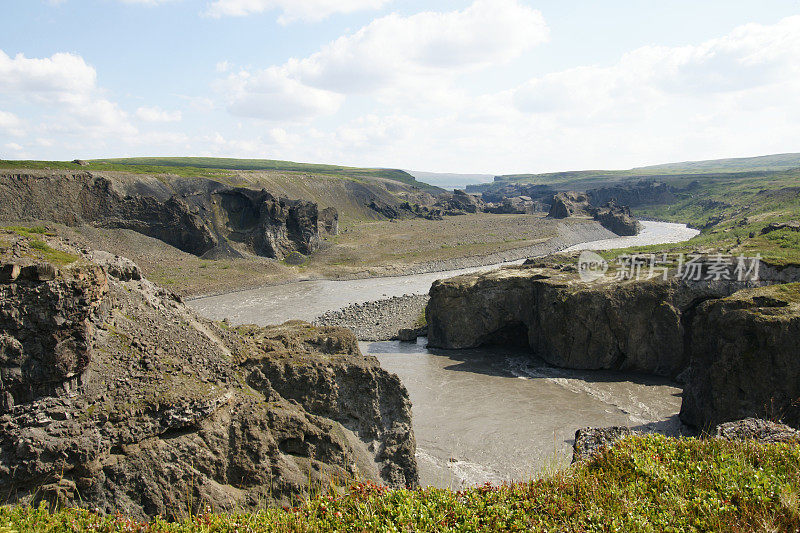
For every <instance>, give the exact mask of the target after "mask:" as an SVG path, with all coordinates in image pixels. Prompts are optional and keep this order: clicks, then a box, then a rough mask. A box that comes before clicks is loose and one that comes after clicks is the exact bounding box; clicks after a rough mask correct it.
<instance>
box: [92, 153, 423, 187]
mask: <svg viewBox="0 0 800 533" xmlns="http://www.w3.org/2000/svg"><path fill="white" fill-rule="evenodd" d="M92 163H108V164H111V165H130V166H138V167H142V166H146V167H178V168H187V167H190V168H199V169H221V170H264V171H267V170H274V171H286V172H306V173H309V174H323V175H332V176H347V177H352V178H382V179H390V180H394V181H399V182H400V183H405V184H407V185H412V186H415V187H419V188H420V189H423V190H427V191H429V192H434V191H435V190H436V189H438V188H437V187H433V186H431V185H429V184H427V183H423V182H420V181H417V180H416V179H415V178H414V176H412V175H411V174H409V173H407V172H405V171H403V170H396V169H387V168H358V167H345V166H340V165H322V164H315V163H295V162H294V161H280V160H275V159H232V158H222V157H127V158H113V159H96V160H93V161H92Z"/></svg>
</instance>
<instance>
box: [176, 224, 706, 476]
mask: <svg viewBox="0 0 800 533" xmlns="http://www.w3.org/2000/svg"><path fill="white" fill-rule="evenodd" d="M643 226H644V228H643V231H642V232H641V233H640V234H639V235H637V236H635V237H620V238H618V239H609V240H606V241H595V242H592V243H585V244H582V245H578V246H576V247H573V248H572V249H575V250H577V249H611V248H624V247H628V246H634V245H645V244H664V243H672V242H680V241H684V240H687V239H690V238H691V237H693V236H694V235H696V234H697V233H698V232H697V231H696V230H692V229H689V228H686V227H685V226H683V225H681V224H669V223H663V222H643ZM496 266H497V265H492V266H489V267H480V268H470V269H462V270H453V271H447V272H436V273H430V274H417V275H412V276H401V277H391V278H372V279H364V280H353V281H307V282H298V283H291V284H287V285H279V286H273V287H264V288H261V289H256V290H250V291H241V292H235V293H229V294H224V295H220V296H213V297H208V298H201V299H197V300H193V301H191V302H190V305H191V306H192V307H194V308H195V309H196V310H197V311H198V312H200V313H201V314H203V315H205V316H207V317H209V318H213V319H216V320H221V319H223V318H228V319H229V320H230V321H231V322H232V323H234V324H241V323H256V324H262V325H263V324H275V323H280V322H283V321H285V320H289V319H293V318H299V319H303V320H312V319H313V318H315V317H317V316H319V315H320V314H322V313H324V312H325V311H328V310H331V309H339V308H341V307H344V306H346V305H349V304H352V303H358V302H366V301H371V300H376V299H380V298H386V297H391V296H399V295H403V294H423V293H426V292H428V289H429V288H430V285H431V283H433V281H434V280H436V279H442V278H447V277H452V276H455V275H458V274H462V273H467V272H474V271H479V270H488V269H491V268H495V267H496ZM425 342H426V339H425V338H420V339H418V341H417V342H416V343H406V342H397V341H387V342H369V343H367V342H362V343H360V346H361V351H362V352H364V353H365V354H370V355H374V356H375V357H377V358H378V360H379V361H380V364H381V366H382V367H383V368H385V369H386V370H388V371H390V372H394V373H396V374H397V375H398V376H399V377H400V379H401V380H402V381H403V384H404V385H405V386H406V388H407V389H408V392H409V396H410V398H411V401H412V404H413V408H412V410H413V420H414V433H415V435H416V438H417V462H418V464H419V469H420V482H421V483H422V485H423V486H427V485H431V486H437V487H450V488H461V487H464V486H470V485H474V484H480V483H484V482H487V481H489V482H492V483H499V482H502V481H508V480H523V479H528V478H531V477H534V476H537V475H539V474H540V473H541V472H542V471H546V470H548V469H551V468H557V467H559V466H562V465H564V464H567V463H569V460H570V458H571V446H572V439H573V437H574V434H575V431H576V430H577V429H580V428H583V427H589V426H592V427H597V426H611V425H626V426H632V427H640V428H643V429H648V428H649V429H659V430H664V431H667V432H670V431H678V429H679V424H678V422H677V413H678V411H679V410H680V404H681V398H680V395H681V389H680V388H679V386H678V385H677V384H675V383H671V382H669V381H667V380H664V379H658V378H653V377H649V376H636V375H631V374H621V373H616V372H606V371H572V370H563V369H557V368H553V367H550V366H548V365H546V364H545V363H543V362H541V361H537V360H536V359H535V358H534V357H532V356H531V355H530V353H526V352H524V351H515V350H507V349H498V348H486V349H473V350H428V349H427V348H426V347H425Z"/></svg>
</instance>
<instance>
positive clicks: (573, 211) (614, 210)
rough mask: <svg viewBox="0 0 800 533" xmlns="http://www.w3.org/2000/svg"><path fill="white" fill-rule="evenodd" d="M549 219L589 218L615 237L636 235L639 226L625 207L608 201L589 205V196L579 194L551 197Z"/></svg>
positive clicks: (564, 193)
mask: <svg viewBox="0 0 800 533" xmlns="http://www.w3.org/2000/svg"><path fill="white" fill-rule="evenodd" d="M547 216H548V217H550V218H567V217H573V216H591V217H593V218H594V219H595V220H597V221H598V222H600V224H602V225H603V226H604V227H605V228H606V229H608V230H610V231H613V232H614V233H616V234H617V235H636V234H637V233H639V230H640V229H641V224H640V223H639V221H638V220H636V218H634V217H633V215H631V211H630V209H629V208H628V207H627V206H623V205H619V204H618V203H617V202H616V201H615V200H613V199H612V200H609V201H608V202H606V203H604V204H603V205H600V206H594V205H592V203H591V199H590V197H589V195H587V194H585V193H579V192H561V193H558V194H556V195H555V196H553V201H552V205H551V206H550V212H549V213H548V214H547Z"/></svg>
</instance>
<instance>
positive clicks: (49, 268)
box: [20, 263, 58, 281]
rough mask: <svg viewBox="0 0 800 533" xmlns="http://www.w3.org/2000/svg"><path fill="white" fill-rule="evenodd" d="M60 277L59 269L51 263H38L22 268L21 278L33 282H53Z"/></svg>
mask: <svg viewBox="0 0 800 533" xmlns="http://www.w3.org/2000/svg"><path fill="white" fill-rule="evenodd" d="M57 275H58V269H57V268H56V267H55V265H52V264H50V263H37V264H35V265H28V266H25V267H22V269H21V270H20V277H21V278H23V279H27V280H31V281H52V280H54V279H55V278H56V276H57Z"/></svg>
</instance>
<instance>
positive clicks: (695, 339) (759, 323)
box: [426, 265, 800, 430]
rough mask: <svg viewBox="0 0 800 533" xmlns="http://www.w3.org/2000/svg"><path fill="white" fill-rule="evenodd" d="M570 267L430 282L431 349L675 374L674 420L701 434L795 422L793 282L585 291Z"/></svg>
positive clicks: (796, 313)
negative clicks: (503, 351)
mask: <svg viewBox="0 0 800 533" xmlns="http://www.w3.org/2000/svg"><path fill="white" fill-rule="evenodd" d="M569 270H570V269H568V268H567V269H565V270H556V269H552V268H541V267H539V266H537V265H527V266H522V267H509V268H503V269H500V270H497V271H493V272H488V273H484V274H471V275H464V276H458V277H455V278H451V279H448V280H440V281H437V282H435V283H434V284H433V286H432V287H431V291H430V297H431V299H430V302H429V304H428V308H427V311H426V317H427V322H428V340H429V344H430V346H432V347H438V348H449V349H458V348H470V347H475V346H481V345H490V344H501V345H514V346H520V347H527V348H529V349H530V350H531V352H532V353H533V354H535V355H536V356H538V357H540V358H542V359H544V360H545V361H547V362H548V363H550V364H553V365H555V366H560V367H565V368H574V369H616V370H626V371H637V372H644V373H649V374H656V375H662V376H671V377H674V378H675V377H678V376H680V379H681V380H682V381H684V382H685V389H684V398H683V405H682V408H681V414H680V417H681V419H682V420H683V421H684V422H685V423H687V424H689V425H691V426H694V427H697V428H699V429H701V430H708V428H712V427H714V426H715V425H717V424H720V423H723V422H728V421H732V420H739V419H742V418H747V417H769V418H776V419H782V420H783V421H785V422H787V423H789V424H791V425H795V426H800V406H798V398H800V349H799V348H798V346H800V342H799V341H800V284H798V283H791V284H784V285H770V284H771V283H772V281H770V280H769V279H762V280H761V281H747V282H738V281H723V280H720V281H691V280H684V279H678V278H674V277H671V278H670V279H669V280H668V281H664V280H662V279H653V280H641V281H636V280H628V281H621V282H620V281H612V280H606V281H598V282H594V283H583V282H581V281H579V280H578V279H577V276H575V274H574V273H573V272H570V271H569ZM748 285H750V286H751V288H747V287H748ZM753 285H755V287H752V286H753ZM760 285H762V286H760Z"/></svg>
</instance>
